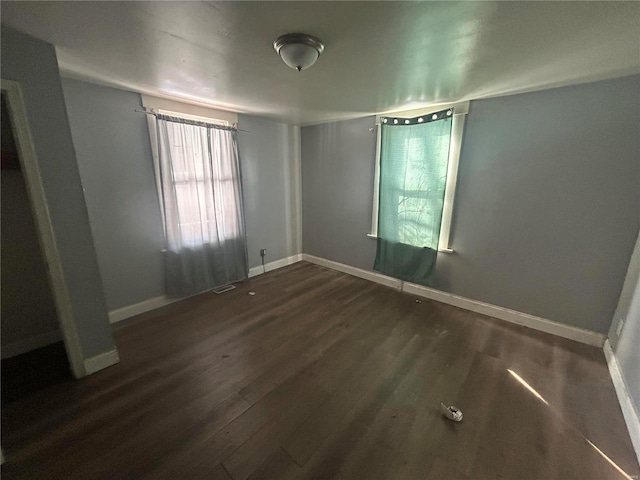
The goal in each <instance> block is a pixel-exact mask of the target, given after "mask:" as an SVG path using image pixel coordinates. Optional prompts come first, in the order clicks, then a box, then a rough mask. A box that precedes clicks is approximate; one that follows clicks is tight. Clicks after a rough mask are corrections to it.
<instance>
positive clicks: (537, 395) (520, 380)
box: [507, 368, 633, 480]
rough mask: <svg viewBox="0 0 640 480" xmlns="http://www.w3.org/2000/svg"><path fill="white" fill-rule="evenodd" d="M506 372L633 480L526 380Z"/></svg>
mask: <svg viewBox="0 0 640 480" xmlns="http://www.w3.org/2000/svg"><path fill="white" fill-rule="evenodd" d="M507 371H508V372H509V373H510V374H511V375H512V376H513V378H515V379H516V380H517V381H518V382H519V383H520V384H521V385H523V386H524V387H525V388H526V389H527V390H529V392H531V393H532V394H533V395H534V396H535V397H536V398H537V399H538V400H541V401H542V402H544V403H545V405H547V406H548V407H550V408H551V411H552V413H554V414H555V415H556V416H557V417H559V418H560V419H561V420H562V421H563V422H564V423H565V425H568V426H569V427H570V428H571V429H572V430H574V431H575V432H576V433H578V434H579V435H580V436H581V437H582V438H584V439H585V441H586V442H587V443H588V444H589V445H591V446H592V447H593V448H594V449H595V451H596V452H598V453H599V454H600V455H601V456H602V458H604V459H605V460H606V461H607V462H609V463H610V464H611V465H612V466H613V468H615V469H616V470H617V471H618V472H620V473H621V474H622V475H624V477H625V478H626V479H628V480H633V478H632V477H630V476H629V475H627V473H626V472H625V471H624V470H622V468H620V467H619V466H618V464H617V463H616V462H614V461H613V460H611V459H610V458H609V457H608V456H607V455H606V454H605V453H604V452H603V451H602V450H600V449H599V448H598V447H596V446H595V445H594V444H593V443H592V442H591V440H589V439H588V438H587V437H585V436H584V434H583V433H582V432H580V431H579V430H578V429H577V428H575V427H574V426H573V425H571V424H569V423H567V421H566V420H565V419H564V417H563V416H561V415H560V414H559V413H558V412H556V411H555V410H554V409H553V407H551V405H549V402H547V401H546V400H545V399H544V397H543V396H542V395H540V394H539V393H538V392H537V391H536V389H535V388H533V387H532V386H531V385H529V384H528V383H527V382H526V380H524V379H523V378H522V377H521V376H520V375H518V374H517V373H516V372H514V371H513V370H511V369H510V368H508V369H507Z"/></svg>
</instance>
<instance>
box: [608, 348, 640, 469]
mask: <svg viewBox="0 0 640 480" xmlns="http://www.w3.org/2000/svg"><path fill="white" fill-rule="evenodd" d="M604 356H605V358H606V359H607V365H608V366H609V373H610V374H611V380H612V381H613V386H614V388H615V390H616V395H618V401H619V402H620V408H621V409H622V415H623V416H624V421H625V423H626V424H627V429H628V430H629V436H630V437H631V443H632V444H633V449H634V450H635V452H636V457H637V458H638V463H639V464H640V415H639V414H638V411H637V410H636V407H635V406H634V404H633V401H632V400H631V396H630V395H629V390H628V389H627V384H626V383H625V381H624V377H623V376H622V371H621V370H620V366H619V365H618V360H616V354H615V353H614V352H613V349H612V348H611V344H610V343H609V340H606V341H605V342H604Z"/></svg>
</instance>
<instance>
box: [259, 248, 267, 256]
mask: <svg viewBox="0 0 640 480" xmlns="http://www.w3.org/2000/svg"><path fill="white" fill-rule="evenodd" d="M260 256H261V257H266V256H267V249H266V248H261V249H260Z"/></svg>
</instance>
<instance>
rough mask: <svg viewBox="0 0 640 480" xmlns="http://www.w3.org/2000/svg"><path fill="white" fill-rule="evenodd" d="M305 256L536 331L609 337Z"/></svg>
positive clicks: (597, 342) (585, 338)
mask: <svg viewBox="0 0 640 480" xmlns="http://www.w3.org/2000/svg"><path fill="white" fill-rule="evenodd" d="M302 259H303V260H306V261H308V262H311V263H315V264H317V265H322V266H323V267H327V268H331V269H333V270H338V271H340V272H344V273H348V274H349V275H353V276H355V277H360V278H364V279H365V280H370V281H372V282H376V283H380V284H382V285H386V286H388V287H392V288H395V289H397V290H401V291H403V292H405V293H410V294H412V295H418V296H420V297H424V298H428V299H430V300H435V301H438V302H441V303H446V304H448V305H453V306H455V307H460V308H463V309H465V310H469V311H472V312H476V313H481V314H483V315H488V316H490V317H494V318H497V319H500V320H504V321H507V322H510V323H515V324H517V325H522V326H524V327H528V328H532V329H534V330H540V331H542V332H546V333H550V334H552V335H557V336H559V337H564V338H568V339H570V340H574V341H576V342H580V343H586V344H587V345H593V346H595V347H600V348H601V347H602V346H603V345H604V341H605V339H606V336H605V335H604V334H601V333H597V332H593V331H591V330H585V329H583V328H578V327H573V326H571V325H565V324H563V323H559V322H554V321H553V320H547V319H546V318H541V317H536V316H534V315H529V314H528V313H523V312H518V311H516V310H511V309H508V308H504V307H499V306H497V305H491V304H489V303H484V302H480V301H478V300H471V299H469V298H465V297H461V296H459V295H453V294H451V293H446V292H442V291H440V290H436V289H433V288H428V287H423V286H422V285H415V284H413V283H408V282H403V281H402V280H398V279H397V278H392V277H388V276H386V275H382V274H380V273H376V272H370V271H368V270H363V269H361V268H356V267H352V266H350V265H345V264H343V263H339V262H334V261H332V260H326V259H324V258H320V257H316V256H313V255H308V254H306V253H305V254H303V255H302Z"/></svg>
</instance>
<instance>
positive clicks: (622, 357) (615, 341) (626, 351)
mask: <svg viewBox="0 0 640 480" xmlns="http://www.w3.org/2000/svg"><path fill="white" fill-rule="evenodd" d="M620 322H624V323H623V325H622V330H621V331H620V336H619V337H618V334H617V330H618V326H619V325H620ZM609 341H610V342H611V346H612V348H613V351H614V352H615V355H616V360H617V361H618V365H619V366H620V370H621V371H622V376H623V378H624V381H625V383H626V385H627V390H628V391H629V395H630V396H631V400H632V401H633V403H634V406H635V408H636V412H637V413H638V414H639V415H640V348H639V346H640V235H639V236H638V240H637V241H636V246H635V249H634V250H633V255H632V256H631V262H630V263H629V269H628V270H627V276H626V278H625V281H624V286H623V287H622V293H621V294H620V299H619V301H618V307H617V308H616V312H615V314H614V316H613V322H612V324H611V330H610V331H609Z"/></svg>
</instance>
